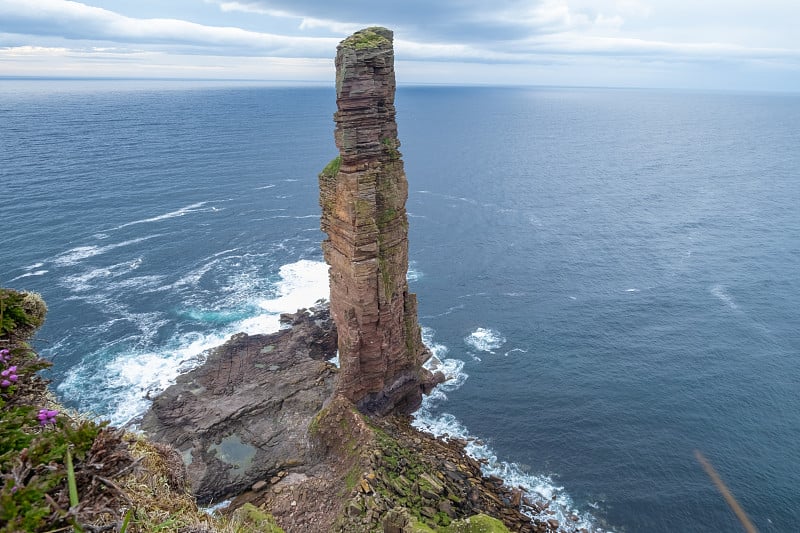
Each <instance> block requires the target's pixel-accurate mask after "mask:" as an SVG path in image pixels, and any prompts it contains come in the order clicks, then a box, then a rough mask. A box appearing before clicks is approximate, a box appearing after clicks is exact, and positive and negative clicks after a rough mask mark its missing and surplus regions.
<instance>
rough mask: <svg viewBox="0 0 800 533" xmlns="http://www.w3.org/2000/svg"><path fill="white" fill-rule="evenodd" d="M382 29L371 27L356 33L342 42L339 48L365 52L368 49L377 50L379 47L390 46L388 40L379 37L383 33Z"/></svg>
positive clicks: (381, 36)
mask: <svg viewBox="0 0 800 533" xmlns="http://www.w3.org/2000/svg"><path fill="white" fill-rule="evenodd" d="M385 31H387V30H385V29H384V28H378V27H372V28H366V29H364V30H361V31H357V32H356V33H354V34H353V35H351V36H350V37H348V38H347V39H345V40H344V41H342V43H341V46H343V47H344V48H352V49H355V50H366V49H368V48H377V47H378V46H381V45H387V46H388V45H391V42H390V41H389V39H387V38H386V37H384V36H383V35H381V33H382V32H385Z"/></svg>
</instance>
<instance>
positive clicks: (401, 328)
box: [319, 28, 441, 415]
mask: <svg viewBox="0 0 800 533" xmlns="http://www.w3.org/2000/svg"><path fill="white" fill-rule="evenodd" d="M394 94H395V78H394V51H393V49H392V32H391V31H389V30H387V29H385V28H368V29H365V30H361V31H359V32H357V33H355V34H354V35H352V36H351V37H349V38H347V39H345V40H344V41H342V42H341V43H340V45H339V46H338V48H337V54H336V103H337V106H338V111H337V112H336V113H335V115H334V121H335V123H336V131H335V140H336V146H337V148H338V149H339V152H340V155H339V157H337V158H336V159H334V160H333V161H332V162H331V163H330V164H329V165H328V166H327V167H326V168H325V170H323V172H322V173H321V174H320V177H319V181H320V204H321V206H322V222H321V225H322V230H323V231H324V232H326V233H327V234H328V238H327V239H326V240H325V242H323V244H322V248H323V251H324V254H325V260H326V261H327V263H328V264H329V265H330V285H331V298H330V300H331V314H332V315H333V319H334V321H335V322H336V326H337V329H338V332H339V360H340V362H341V373H340V377H339V383H338V391H339V392H340V393H342V394H343V395H344V396H345V397H347V398H348V399H349V400H351V401H352V402H354V403H355V404H356V405H357V406H358V408H359V409H360V410H361V411H362V412H365V413H368V414H376V415H385V414H387V413H389V412H392V411H396V412H402V413H410V412H412V411H414V410H415V409H416V408H417V407H419V405H420V403H421V401H422V394H423V392H428V391H429V390H430V388H431V387H432V386H433V385H434V384H435V382H436V379H435V377H434V376H433V375H431V373H430V372H428V371H427V370H425V369H423V368H422V364H423V363H424V362H425V361H426V360H427V359H428V358H429V357H430V353H429V351H428V350H427V349H426V347H425V345H424V344H423V343H422V339H421V335H420V328H419V324H418V323H417V300H416V297H415V295H413V294H410V293H409V292H408V283H407V281H406V273H407V271H408V219H407V217H406V209H405V203H406V198H407V197H408V182H407V181H406V176H405V172H404V169H403V161H402V159H401V158H400V152H399V151H398V148H399V146H400V142H399V141H398V139H397V123H396V122H395V107H394ZM439 377H441V376H439Z"/></svg>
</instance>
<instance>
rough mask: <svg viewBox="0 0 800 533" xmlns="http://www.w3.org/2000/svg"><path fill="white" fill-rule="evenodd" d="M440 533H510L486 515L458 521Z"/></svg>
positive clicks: (496, 520)
mask: <svg viewBox="0 0 800 533" xmlns="http://www.w3.org/2000/svg"><path fill="white" fill-rule="evenodd" d="M440 531H441V532H442V533H510V531H509V530H508V528H507V527H506V526H505V525H504V524H503V523H502V522H501V521H500V520H498V519H496V518H492V517H491V516H487V515H485V514H477V515H475V516H470V517H469V518H465V519H463V520H456V521H454V522H452V523H451V524H450V525H449V526H447V527H445V528H442V529H440Z"/></svg>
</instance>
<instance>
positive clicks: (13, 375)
mask: <svg viewBox="0 0 800 533" xmlns="http://www.w3.org/2000/svg"><path fill="white" fill-rule="evenodd" d="M0 377H2V378H3V380H2V381H0V387H2V388H6V387H10V386H11V384H12V383H16V382H17V380H18V379H19V376H18V375H17V367H16V366H10V367H8V368H6V369H5V370H3V371H2V372H0Z"/></svg>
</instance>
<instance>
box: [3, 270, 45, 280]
mask: <svg viewBox="0 0 800 533" xmlns="http://www.w3.org/2000/svg"><path fill="white" fill-rule="evenodd" d="M48 272H50V271H49V270H34V271H33V272H26V273H24V274H20V275H19V276H17V277H16V278H13V279H10V280H8V281H9V283H10V282H12V281H17V280H18V279H22V278H30V277H33V276H44V275H45V274H47V273H48Z"/></svg>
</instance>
